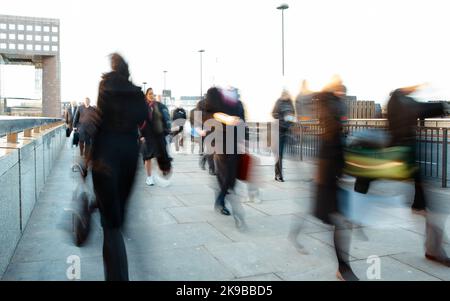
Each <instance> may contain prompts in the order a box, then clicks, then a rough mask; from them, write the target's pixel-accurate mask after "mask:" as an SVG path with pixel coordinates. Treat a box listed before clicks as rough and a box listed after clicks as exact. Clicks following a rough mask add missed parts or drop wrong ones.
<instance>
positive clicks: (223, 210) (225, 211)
mask: <svg viewBox="0 0 450 301" xmlns="http://www.w3.org/2000/svg"><path fill="white" fill-rule="evenodd" d="M215 210H216V211H217V212H219V213H221V214H223V215H231V213H230V211H228V209H227V207H222V206H215Z"/></svg>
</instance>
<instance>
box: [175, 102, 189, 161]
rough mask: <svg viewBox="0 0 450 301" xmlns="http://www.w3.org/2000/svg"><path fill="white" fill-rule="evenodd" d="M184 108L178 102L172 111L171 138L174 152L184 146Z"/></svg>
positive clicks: (185, 116)
mask: <svg viewBox="0 0 450 301" xmlns="http://www.w3.org/2000/svg"><path fill="white" fill-rule="evenodd" d="M186 118H187V115H186V110H185V109H184V108H183V107H181V105H180V104H179V103H178V104H176V108H175V109H174V110H173V111H172V125H173V127H172V133H171V135H172V139H173V143H174V144H175V152H177V153H178V152H179V151H180V147H182V148H183V146H184V124H185V123H186Z"/></svg>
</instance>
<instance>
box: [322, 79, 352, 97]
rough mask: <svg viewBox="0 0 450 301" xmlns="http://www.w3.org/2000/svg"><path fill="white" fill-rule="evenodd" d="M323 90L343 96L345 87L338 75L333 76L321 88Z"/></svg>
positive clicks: (345, 91)
mask: <svg viewBox="0 0 450 301" xmlns="http://www.w3.org/2000/svg"><path fill="white" fill-rule="evenodd" d="M322 91H323V92H330V93H333V94H335V95H336V96H340V97H342V96H345V94H346V93H347V88H346V87H345V86H344V84H343V83H342V79H341V78H340V76H339V75H335V76H333V78H332V79H331V81H330V82H329V83H328V84H327V85H326V86H325V87H324V88H323V89H322Z"/></svg>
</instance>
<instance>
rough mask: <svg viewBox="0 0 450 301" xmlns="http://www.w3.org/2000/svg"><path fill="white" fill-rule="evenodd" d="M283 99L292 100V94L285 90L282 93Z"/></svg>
mask: <svg viewBox="0 0 450 301" xmlns="http://www.w3.org/2000/svg"><path fill="white" fill-rule="evenodd" d="M280 98H281V99H291V94H290V93H289V91H288V90H286V89H284V90H283V92H281V97H280Z"/></svg>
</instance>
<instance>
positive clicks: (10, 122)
mask: <svg viewBox="0 0 450 301" xmlns="http://www.w3.org/2000/svg"><path fill="white" fill-rule="evenodd" d="M61 121H63V119H61V118H48V117H15V116H14V117H13V116H0V137H3V136H7V135H11V134H17V133H20V132H23V131H25V130H29V129H32V128H36V127H41V126H45V125H49V124H53V123H56V122H61Z"/></svg>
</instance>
